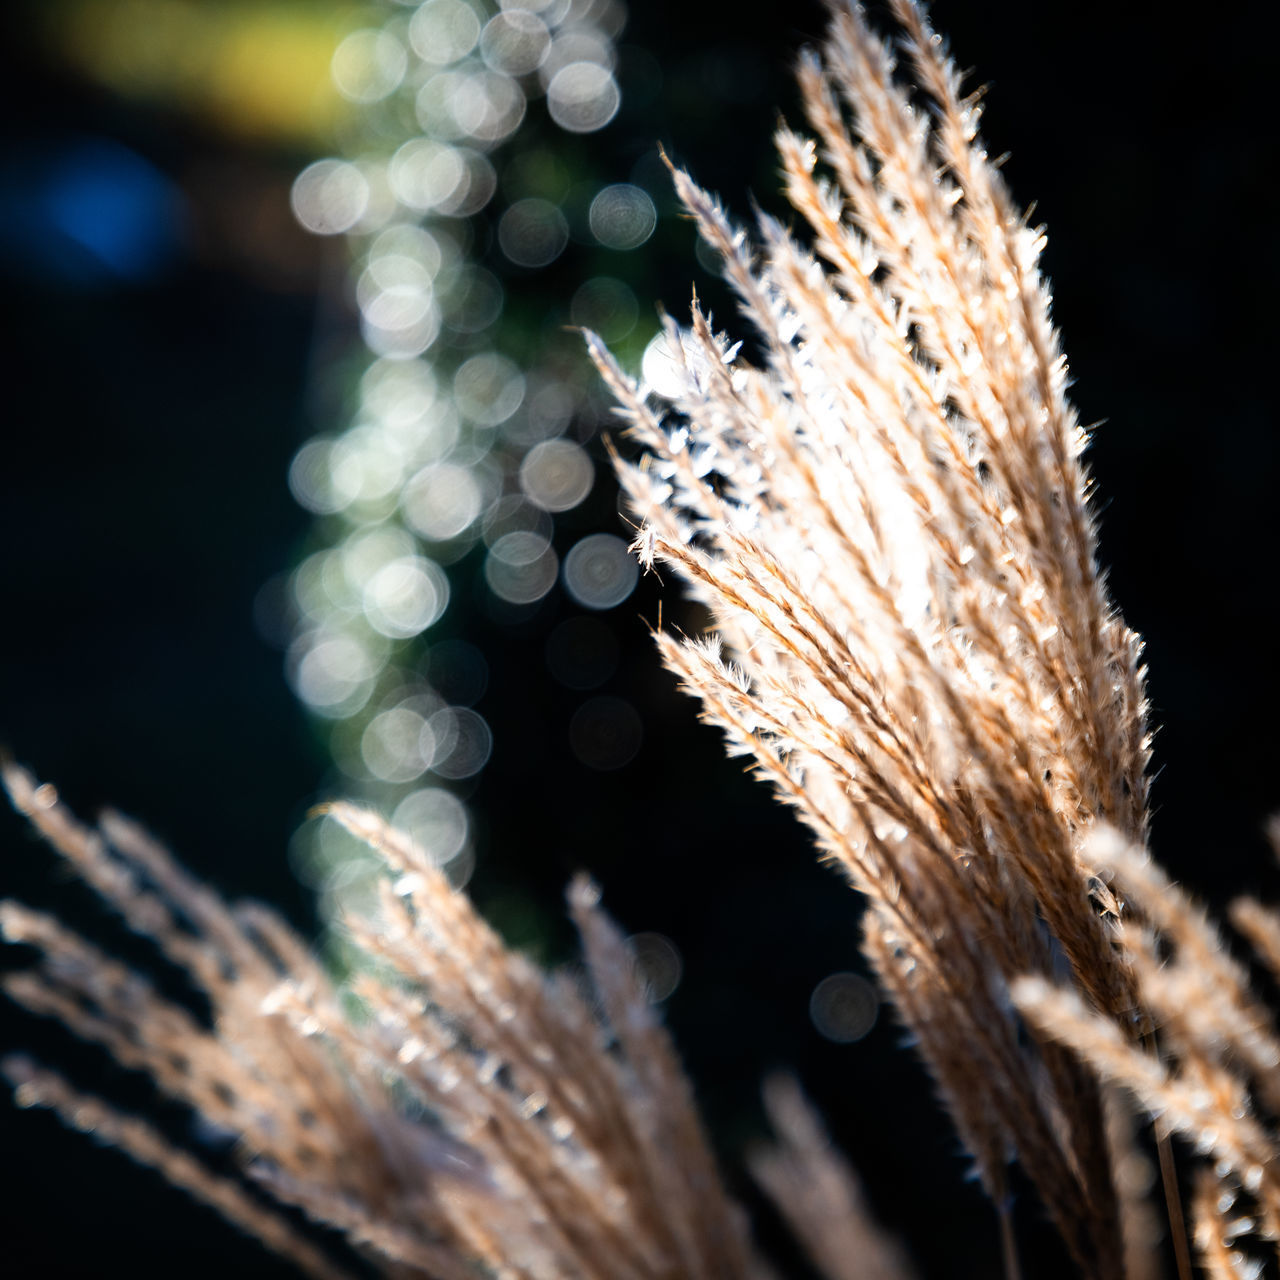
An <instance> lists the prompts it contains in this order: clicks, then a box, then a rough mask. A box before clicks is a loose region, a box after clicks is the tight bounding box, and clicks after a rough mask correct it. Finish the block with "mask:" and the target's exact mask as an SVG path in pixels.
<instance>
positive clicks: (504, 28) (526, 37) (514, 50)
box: [480, 9, 551, 76]
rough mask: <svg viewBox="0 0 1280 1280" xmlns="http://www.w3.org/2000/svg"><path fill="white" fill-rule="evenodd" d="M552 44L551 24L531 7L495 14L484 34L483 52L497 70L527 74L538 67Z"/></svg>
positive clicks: (482, 36) (509, 73) (488, 61)
mask: <svg viewBox="0 0 1280 1280" xmlns="http://www.w3.org/2000/svg"><path fill="white" fill-rule="evenodd" d="M550 47H551V33H550V32H549V31H548V30H547V24H546V23H545V22H543V20H542V19H541V18H540V17H538V15H537V14H536V13H531V12H530V10H529V9H508V10H506V11H505V12H503V13H499V14H495V15H494V16H493V17H492V18H490V19H489V21H488V22H487V23H486V24H485V27H484V30H483V31H482V32H481V34H480V54H481V56H482V57H483V58H484V60H485V62H486V63H487V64H488V65H489V66H490V67H492V68H493V70H495V71H502V72H505V73H506V74H507V75H509V76H524V75H528V74H529V73H530V72H531V71H536V70H537V69H538V68H539V67H540V66H541V65H542V63H543V62H544V61H545V59H546V56H547V51H548V50H549V49H550Z"/></svg>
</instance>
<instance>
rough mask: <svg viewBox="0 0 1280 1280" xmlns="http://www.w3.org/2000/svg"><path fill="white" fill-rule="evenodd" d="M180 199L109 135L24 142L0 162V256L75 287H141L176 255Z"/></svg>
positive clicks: (6, 264) (12, 268)
mask: <svg viewBox="0 0 1280 1280" xmlns="http://www.w3.org/2000/svg"><path fill="white" fill-rule="evenodd" d="M184 212H185V211H184V207H183V199H182V195H181V193H180V192H179V191H178V189H177V187H175V186H174V185H173V183H171V182H170V181H169V180H168V179H167V178H166V177H165V176H164V174H162V173H161V172H160V171H159V170H158V169H157V168H156V167H155V166H154V165H152V164H151V163H149V162H148V161H147V160H145V159H143V157H142V156H140V155H138V154H137V152H135V151H131V150H130V149H129V148H128V147H126V146H124V145H122V144H121V143H119V142H115V141H113V140H112V139H109V138H93V137H83V136H80V137H63V138H55V139H50V140H45V141H42V142H40V143H38V144H37V143H34V142H28V143H27V145H26V147H25V148H24V149H23V150H22V151H19V152H15V151H10V152H9V154H7V155H6V156H4V157H3V158H2V159H0V262H2V263H3V269H4V270H5V271H7V272H9V273H12V274H18V275H22V276H27V277H32V276H35V277H38V278H42V279H44V280H46V281H49V282H51V283H52V282H58V283H61V284H63V285H67V286H71V287H73V288H90V289H92V288H102V287H110V286H111V285H113V284H122V283H130V284H141V283H145V282H147V281H149V280H153V279H155V278H157V277H158V276H160V275H162V274H163V273H164V271H165V270H166V268H168V267H169V266H170V265H171V264H172V263H173V262H174V261H175V260H176V259H177V258H178V257H179V255H180V252H181V248H182V239H183V224H184V221H185V217H184Z"/></svg>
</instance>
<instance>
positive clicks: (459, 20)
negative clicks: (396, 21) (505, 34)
mask: <svg viewBox="0 0 1280 1280" xmlns="http://www.w3.org/2000/svg"><path fill="white" fill-rule="evenodd" d="M479 39H480V19H479V18H478V17H477V16H476V11H475V10H474V9H473V8H472V7H471V6H470V5H469V4H467V3H465V0H426V3H425V4H423V5H420V6H419V7H418V9H417V11H416V12H415V13H414V15H413V17H412V18H410V19H409V43H410V44H411V45H412V46H413V51H414V53H416V54H417V55H418V57H420V58H421V59H422V60H423V62H426V63H430V64H432V65H434V66H437V67H444V66H448V65H449V63H451V62H457V61H458V60H459V59H460V58H465V57H466V56H467V54H469V53H470V52H471V50H472V49H474V48H475V47H476V42H477V41H478V40H479Z"/></svg>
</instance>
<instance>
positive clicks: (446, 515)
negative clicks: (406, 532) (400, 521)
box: [400, 462, 484, 542]
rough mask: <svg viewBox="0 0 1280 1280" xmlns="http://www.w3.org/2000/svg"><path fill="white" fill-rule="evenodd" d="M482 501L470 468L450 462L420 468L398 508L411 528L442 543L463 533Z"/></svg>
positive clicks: (477, 484) (478, 511)
mask: <svg viewBox="0 0 1280 1280" xmlns="http://www.w3.org/2000/svg"><path fill="white" fill-rule="evenodd" d="M483 501H484V495H483V493H482V492H481V489H480V485H479V482H478V481H477V480H476V478H475V476H474V475H473V474H472V472H471V470H470V468H468V467H460V466H457V465H455V464H454V463H451V462H441V463H435V464H434V465H432V466H428V467H423V468H422V470H421V471H419V472H418V473H417V475H415V476H414V477H413V478H412V479H411V480H410V481H409V482H408V484H406V485H405V487H404V490H403V492H402V493H401V495H400V507H401V510H402V511H403V512H404V518H405V519H406V520H407V521H408V522H409V525H410V527H411V528H413V529H414V530H415V531H416V532H417V533H420V534H421V535H422V536H423V537H424V538H428V539H430V540H431V541H432V542H445V541H448V540H449V539H450V538H456V537H457V536H458V535H459V534H461V533H464V532H465V531H466V530H467V529H468V528H469V527H470V526H471V524H472V523H473V522H474V521H475V520H476V519H477V518H478V517H479V515H480V511H481V508H482V506H483Z"/></svg>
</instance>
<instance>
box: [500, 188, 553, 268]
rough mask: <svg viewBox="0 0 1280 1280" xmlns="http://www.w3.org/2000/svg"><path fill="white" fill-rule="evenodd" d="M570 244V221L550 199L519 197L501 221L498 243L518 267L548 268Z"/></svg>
mask: <svg viewBox="0 0 1280 1280" xmlns="http://www.w3.org/2000/svg"><path fill="white" fill-rule="evenodd" d="M568 243H569V224H568V222H566V221H565V216H564V214H563V213H561V212H560V210H559V209H558V208H557V207H556V206H555V205H554V204H552V203H551V201H549V200H539V199H538V198H537V197H533V196H531V197H529V198H528V199H525V200H517V201H516V202H515V204H513V205H512V206H511V207H510V208H509V209H508V210H507V211H506V212H505V213H504V214H503V215H502V218H501V219H500V220H499V222H498V244H499V245H500V246H501V247H502V252H503V253H504V254H506V256H507V257H508V258H509V259H510V260H511V261H512V262H514V263H515V264H516V265H517V266H519V267H545V266H547V265H548V264H550V263H552V262H554V261H555V260H556V259H557V258H558V257H559V256H560V254H561V253H563V252H564V247H565V245H567V244H568Z"/></svg>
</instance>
